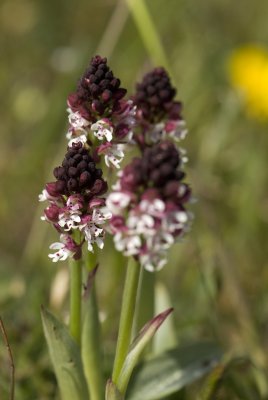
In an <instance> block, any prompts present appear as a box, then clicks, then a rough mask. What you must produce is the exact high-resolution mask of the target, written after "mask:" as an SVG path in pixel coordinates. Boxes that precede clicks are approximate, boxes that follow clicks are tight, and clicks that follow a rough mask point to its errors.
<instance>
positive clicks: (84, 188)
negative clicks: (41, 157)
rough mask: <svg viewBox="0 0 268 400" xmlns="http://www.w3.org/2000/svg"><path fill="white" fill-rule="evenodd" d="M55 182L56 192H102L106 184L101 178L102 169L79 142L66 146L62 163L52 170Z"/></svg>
mask: <svg viewBox="0 0 268 400" xmlns="http://www.w3.org/2000/svg"><path fill="white" fill-rule="evenodd" d="M53 173H54V176H55V178H56V179H57V182H56V184H55V189H56V192H57V193H58V194H62V195H70V194H73V193H87V192H88V193H89V192H92V194H94V195H97V194H102V193H104V192H103V190H104V189H105V190H104V191H106V188H107V184H106V182H105V181H104V180H103V179H102V178H101V177H102V170H101V169H100V168H97V167H96V164H95V162H94V160H93V158H92V157H91V156H90V154H89V152H88V150H87V149H86V148H84V147H83V145H82V143H81V142H78V143H74V144H73V145H72V147H68V149H67V153H66V155H65V157H64V160H63V162H62V165H61V166H59V167H56V168H55V169H54V171H53Z"/></svg>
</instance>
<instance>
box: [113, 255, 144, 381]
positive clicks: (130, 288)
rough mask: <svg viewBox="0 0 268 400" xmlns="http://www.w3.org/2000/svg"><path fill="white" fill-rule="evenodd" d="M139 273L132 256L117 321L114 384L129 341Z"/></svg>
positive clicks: (137, 265) (138, 267)
mask: <svg viewBox="0 0 268 400" xmlns="http://www.w3.org/2000/svg"><path fill="white" fill-rule="evenodd" d="M139 275H140V266H139V264H138V263H137V262H136V261H135V260H134V258H130V260H129V263H128V266H127V274H126V280H125V287H124V293H123V300H122V308H121V315H120V322H119V332H118V339H117V346H116V353H115V360H114V367H113V374H112V380H113V382H114V383H115V384H117V381H118V378H119V375H120V372H121V368H122V366H123V363H124V360H125V358H126V355H127V353H128V348H129V345H130V342H131V333H132V326H133V319H134V313H135V305H136V298H137V291H138V284H139Z"/></svg>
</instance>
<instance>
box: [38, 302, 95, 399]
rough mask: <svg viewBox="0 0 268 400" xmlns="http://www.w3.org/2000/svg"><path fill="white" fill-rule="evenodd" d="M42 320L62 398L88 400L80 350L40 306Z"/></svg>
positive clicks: (66, 332)
mask: <svg viewBox="0 0 268 400" xmlns="http://www.w3.org/2000/svg"><path fill="white" fill-rule="evenodd" d="M41 315H42V322H43V327H44V332H45V337H46V340H47V344H48V348H49V353H50V357H51V361H52V364H53V367H54V370H55V374H56V377H57V381H58V384H59V387H60V393H61V397H62V399H63V400H88V399H89V396H88V390H87V384H86V380H85V377H84V372H83V367H82V362H81V357H80V350H79V347H78V345H77V344H76V343H75V342H74V340H73V339H72V337H71V336H70V334H69V332H68V330H67V328H66V326H65V325H63V324H62V323H61V322H60V321H58V320H57V319H56V318H55V317H54V316H53V315H52V314H51V313H50V312H49V311H47V310H45V309H44V308H43V307H42V310H41Z"/></svg>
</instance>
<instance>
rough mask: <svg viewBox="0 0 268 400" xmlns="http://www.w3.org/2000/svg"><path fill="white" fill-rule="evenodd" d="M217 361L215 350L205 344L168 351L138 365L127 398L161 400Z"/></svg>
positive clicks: (199, 376) (217, 354)
mask: <svg viewBox="0 0 268 400" xmlns="http://www.w3.org/2000/svg"><path fill="white" fill-rule="evenodd" d="M220 358H221V351H220V350H219V348H218V347H217V346H216V345H215V344H212V343H206V342H205V343H198V344H193V345H189V346H186V347H183V348H176V349H173V350H169V351H167V352H165V353H164V354H162V355H160V356H157V357H154V358H153V359H150V360H149V361H147V362H144V363H143V364H142V365H141V366H140V368H139V369H138V370H137V371H136V373H135V374H134V376H133V379H132V380H131V382H130V387H129V390H128V392H127V394H128V395H127V399H128V400H140V399H142V400H157V399H162V398H163V397H165V396H168V395H170V394H172V393H174V392H177V391H178V390H180V389H181V388H183V387H184V386H186V385H188V384H190V383H192V382H193V381H195V380H196V379H198V378H201V377H202V376H203V375H204V374H206V373H208V372H209V371H210V370H211V369H212V368H214V367H215V366H216V365H217V363H218V362H219V360H220Z"/></svg>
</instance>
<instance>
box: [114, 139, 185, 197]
mask: <svg viewBox="0 0 268 400" xmlns="http://www.w3.org/2000/svg"><path fill="white" fill-rule="evenodd" d="M181 164H182V162H181V157H180V154H179V152H178V150H177V149H176V147H175V145H174V144H173V143H172V142H169V141H162V142H159V143H158V144H155V145H154V146H152V147H147V148H146V149H145V151H144V153H143V155H142V158H138V157H136V158H134V159H133V161H132V162H131V163H130V164H129V165H127V166H126V167H125V168H124V171H123V175H122V177H121V180H120V182H121V187H122V189H125V190H128V191H132V192H135V193H139V190H140V189H142V190H141V192H144V190H146V189H151V188H155V189H157V190H158V191H159V193H161V194H162V197H165V198H172V197H177V196H178V190H179V186H180V185H181V183H180V182H181V181H182V179H183V178H184V176H185V173H184V172H183V171H182V170H181V169H180V166H181ZM183 185H184V186H185V184H183ZM185 189H186V187H185ZM184 192H185V190H184ZM188 194H190V193H188Z"/></svg>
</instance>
